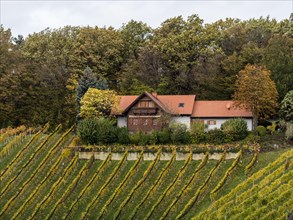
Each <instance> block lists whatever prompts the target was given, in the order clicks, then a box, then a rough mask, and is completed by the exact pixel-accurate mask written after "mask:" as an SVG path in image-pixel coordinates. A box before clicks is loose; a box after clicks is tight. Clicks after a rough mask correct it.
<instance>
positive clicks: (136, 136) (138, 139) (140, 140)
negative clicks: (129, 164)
mask: <svg viewBox="0 0 293 220" xmlns="http://www.w3.org/2000/svg"><path fill="white" fill-rule="evenodd" d="M130 142H131V143H132V144H134V145H148V144H149V143H150V135H149V134H144V133H142V132H141V131H139V132H135V133H133V134H131V135H130Z"/></svg>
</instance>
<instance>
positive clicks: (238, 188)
mask: <svg viewBox="0 0 293 220" xmlns="http://www.w3.org/2000/svg"><path fill="white" fill-rule="evenodd" d="M292 156H293V149H291V150H289V151H287V152H286V153H284V154H282V155H281V156H280V157H279V158H278V159H277V160H275V161H274V162H272V163H270V164H269V165H268V166H267V167H265V168H263V169H262V170H260V171H258V172H256V173H255V174H253V175H251V176H250V177H249V178H248V179H247V180H246V181H244V182H242V183H240V184H238V185H237V186H236V187H235V188H234V189H233V190H231V191H230V192H229V193H228V194H226V195H225V196H223V197H221V198H220V199H219V200H217V201H216V202H214V203H213V206H212V207H211V208H212V209H213V210H218V209H219V208H220V207H222V206H223V205H225V204H227V203H228V202H229V199H230V198H233V197H234V195H237V194H238V192H239V191H241V190H242V189H243V188H245V187H246V186H248V185H250V184H251V183H253V182H254V181H255V180H257V179H259V178H260V177H262V176H263V175H264V174H265V173H267V172H269V171H270V169H271V168H272V167H275V166H278V165H279V164H282V163H283V162H284V160H286V159H287V158H290V157H292ZM210 213H211V210H210V209H207V210H206V211H205V212H203V213H202V214H201V215H199V217H198V219H201V218H202V216H203V215H210Z"/></svg>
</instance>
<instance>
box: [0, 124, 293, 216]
mask: <svg viewBox="0 0 293 220" xmlns="http://www.w3.org/2000/svg"><path fill="white" fill-rule="evenodd" d="M47 129H48V127H47V126H45V127H44V128H42V129H40V130H28V129H26V128H23V127H21V128H17V129H10V130H9V129H8V130H4V131H2V132H1V135H0V219H58V220H59V219H191V218H192V217H195V218H196V219H197V218H198V219H205V218H206V219H209V218H210V219H218V218H219V219H225V218H227V219H245V218H247V219H259V218H263V219H267V216H273V217H274V219H277V218H278V217H279V218H281V219H284V216H286V215H287V214H288V212H290V211H292V204H293V201H292V198H293V197H292V188H293V186H292V184H293V183H292V178H291V177H292V174H293V173H292V156H293V150H287V151H286V152H285V153H284V154H282V155H281V156H280V154H281V153H283V152H284V150H283V151H281V152H274V153H273V154H272V153H267V154H266V155H262V154H257V153H255V154H253V153H252V154H244V153H243V152H242V151H239V152H238V157H237V158H236V159H231V160H225V156H226V152H223V153H222V157H221V158H220V160H211V159H209V154H208V153H206V154H205V156H204V158H203V159H202V160H201V161H194V160H192V154H191V153H190V155H189V157H187V159H186V160H185V161H176V160H175V157H176V152H175V151H173V156H172V158H171V160H168V161H164V160H160V157H161V154H162V152H161V150H158V152H157V153H156V158H155V160H153V161H144V159H143V152H141V153H140V156H139V159H138V160H134V161H128V160H127V154H128V152H127V151H125V153H124V155H123V158H122V159H121V160H119V161H115V160H111V153H110V154H109V156H108V157H107V159H106V160H103V161H101V160H94V158H93V157H92V158H91V159H89V160H80V159H78V156H77V154H75V153H74V151H73V150H71V149H70V148H68V146H70V145H71V143H72V141H73V139H74V135H73V134H72V128H71V129H69V130H67V131H65V132H63V133H61V132H60V129H61V128H60V126H58V127H57V128H56V129H55V130H54V131H52V132H51V133H49V132H48V131H47ZM269 154H270V155H269ZM268 157H269V158H270V159H271V160H268V159H267V158H268ZM272 161H274V162H272ZM271 162H272V163H271ZM261 168H263V169H261ZM290 209H291V210H290Z"/></svg>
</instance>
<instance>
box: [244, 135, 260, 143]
mask: <svg viewBox="0 0 293 220" xmlns="http://www.w3.org/2000/svg"><path fill="white" fill-rule="evenodd" d="M259 140H260V137H259V136H258V135H256V134H254V133H252V132H250V133H249V134H248V135H247V136H246V137H245V138H244V139H243V141H242V143H243V144H253V143H255V142H258V141H259Z"/></svg>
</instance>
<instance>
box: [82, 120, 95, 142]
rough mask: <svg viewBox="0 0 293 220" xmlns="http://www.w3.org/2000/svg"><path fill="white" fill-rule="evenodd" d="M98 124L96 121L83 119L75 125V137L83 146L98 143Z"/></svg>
mask: <svg viewBox="0 0 293 220" xmlns="http://www.w3.org/2000/svg"><path fill="white" fill-rule="evenodd" d="M98 130H99V123H98V120H96V119H84V120H82V121H80V122H79V123H78V125H77V135H78V136H79V137H80V140H81V141H82V142H83V143H84V144H95V143H97V141H98Z"/></svg>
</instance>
